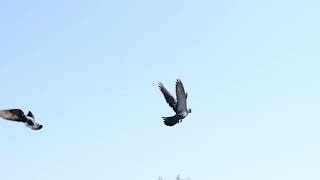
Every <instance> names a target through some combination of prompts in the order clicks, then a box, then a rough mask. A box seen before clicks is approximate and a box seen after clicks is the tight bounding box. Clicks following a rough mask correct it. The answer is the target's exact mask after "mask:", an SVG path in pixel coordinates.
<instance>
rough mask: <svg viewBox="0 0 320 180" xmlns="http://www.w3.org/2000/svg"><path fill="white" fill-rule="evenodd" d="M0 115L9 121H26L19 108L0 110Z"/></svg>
mask: <svg viewBox="0 0 320 180" xmlns="http://www.w3.org/2000/svg"><path fill="white" fill-rule="evenodd" d="M0 117H2V118H3V119H7V120H11V121H22V122H25V121H26V118H25V115H24V113H23V111H22V110H21V109H8V110H1V111H0Z"/></svg>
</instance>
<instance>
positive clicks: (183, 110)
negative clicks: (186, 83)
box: [159, 79, 191, 126]
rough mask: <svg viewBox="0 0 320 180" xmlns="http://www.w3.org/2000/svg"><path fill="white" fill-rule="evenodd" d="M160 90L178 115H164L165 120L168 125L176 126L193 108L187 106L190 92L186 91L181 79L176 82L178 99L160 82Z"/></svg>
mask: <svg viewBox="0 0 320 180" xmlns="http://www.w3.org/2000/svg"><path fill="white" fill-rule="evenodd" d="M159 88H160V91H161V92H162V94H163V96H164V98H165V99H166V101H167V103H168V104H169V106H170V107H171V108H172V109H173V110H174V112H175V113H176V115H174V116H171V117H162V118H163V120H164V121H163V122H164V124H165V125H167V126H174V125H175V124H177V123H179V122H181V121H182V119H184V118H185V117H187V116H188V114H189V113H191V109H188V108H187V97H188V94H187V93H186V92H185V91H184V88H183V84H182V82H181V80H180V79H178V80H177V82H176V96H177V100H176V99H175V98H174V97H173V96H172V95H171V93H170V92H169V91H168V90H167V89H166V88H165V87H164V85H163V84H162V83H161V82H160V83H159Z"/></svg>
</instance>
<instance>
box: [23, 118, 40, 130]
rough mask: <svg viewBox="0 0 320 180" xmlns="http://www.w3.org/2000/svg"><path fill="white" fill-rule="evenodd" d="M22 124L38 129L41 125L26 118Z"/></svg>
mask: <svg viewBox="0 0 320 180" xmlns="http://www.w3.org/2000/svg"><path fill="white" fill-rule="evenodd" d="M24 124H25V125H26V126H27V127H28V128H30V129H32V130H40V129H41V128H42V127H43V126H42V125H41V124H38V123H36V122H34V121H32V120H30V119H28V120H27V121H26V122H25V123H24Z"/></svg>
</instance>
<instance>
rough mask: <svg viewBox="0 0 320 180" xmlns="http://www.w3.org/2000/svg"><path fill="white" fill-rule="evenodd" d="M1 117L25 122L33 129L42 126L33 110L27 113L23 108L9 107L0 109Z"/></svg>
mask: <svg viewBox="0 0 320 180" xmlns="http://www.w3.org/2000/svg"><path fill="white" fill-rule="evenodd" d="M0 117H2V118H3V119H6V120H10V121H17V122H23V123H24V124H25V125H26V126H27V127H28V128H30V129H32V130H39V129H41V128H42V125H41V124H38V123H36V121H35V118H34V116H33V114H32V113H31V111H29V112H28V114H27V115H25V114H24V113H23V111H22V110H21V109H7V110H0Z"/></svg>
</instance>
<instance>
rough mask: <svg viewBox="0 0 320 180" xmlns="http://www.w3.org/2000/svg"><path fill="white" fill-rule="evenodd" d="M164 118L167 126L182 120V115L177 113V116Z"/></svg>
mask: <svg viewBox="0 0 320 180" xmlns="http://www.w3.org/2000/svg"><path fill="white" fill-rule="evenodd" d="M162 118H163V120H164V121H163V123H164V124H165V125H167V126H174V125H175V124H177V123H179V121H180V119H181V118H180V116H179V115H175V116H171V117H162Z"/></svg>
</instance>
